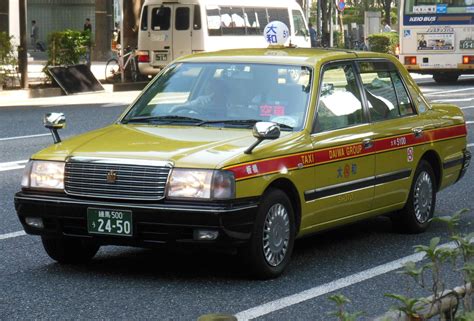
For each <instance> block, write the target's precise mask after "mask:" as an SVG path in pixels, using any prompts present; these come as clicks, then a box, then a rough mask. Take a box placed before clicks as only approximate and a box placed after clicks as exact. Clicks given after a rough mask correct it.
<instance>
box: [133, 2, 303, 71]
mask: <svg viewBox="0 0 474 321" xmlns="http://www.w3.org/2000/svg"><path fill="white" fill-rule="evenodd" d="M273 20H278V21H281V22H283V23H285V24H286V25H287V27H288V29H289V30H290V34H291V43H292V44H293V45H296V46H298V47H308V48H309V47H310V46H311V44H310V39H309V31H308V27H307V23H306V21H305V18H304V15H303V12H302V10H301V7H300V6H299V5H298V3H297V2H296V1H294V0H261V1H250V0H186V1H180V2H179V3H178V2H167V1H163V0H147V1H145V3H144V5H143V7H142V12H141V20H140V30H139V32H138V54H139V56H138V66H139V70H140V73H142V74H144V75H156V74H157V73H158V72H159V71H160V70H161V69H162V68H163V67H164V66H166V65H167V64H169V63H170V62H171V61H173V60H174V59H176V58H178V57H181V56H183V55H189V54H192V53H197V52H201V51H215V50H220V49H230V48H255V47H262V48H264V47H266V46H267V43H266V42H265V39H264V38H263V37H262V34H263V28H264V27H265V25H267V23H268V22H269V21H273Z"/></svg>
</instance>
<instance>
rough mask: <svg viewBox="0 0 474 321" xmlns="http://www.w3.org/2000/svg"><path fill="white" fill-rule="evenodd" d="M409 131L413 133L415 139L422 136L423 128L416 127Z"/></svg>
mask: <svg viewBox="0 0 474 321" xmlns="http://www.w3.org/2000/svg"><path fill="white" fill-rule="evenodd" d="M411 131H412V132H413V134H414V135H415V137H421V136H423V128H419V127H417V128H413V129H412V130H411Z"/></svg>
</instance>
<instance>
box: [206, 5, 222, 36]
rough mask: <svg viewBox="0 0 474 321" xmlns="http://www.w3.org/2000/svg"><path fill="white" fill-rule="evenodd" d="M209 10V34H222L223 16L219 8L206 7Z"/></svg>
mask: <svg viewBox="0 0 474 321" xmlns="http://www.w3.org/2000/svg"><path fill="white" fill-rule="evenodd" d="M206 12H207V29H208V31H209V36H220V35H222V30H221V16H220V14H219V8H214V7H213V8H206Z"/></svg>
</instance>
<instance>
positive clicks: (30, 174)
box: [21, 161, 64, 190]
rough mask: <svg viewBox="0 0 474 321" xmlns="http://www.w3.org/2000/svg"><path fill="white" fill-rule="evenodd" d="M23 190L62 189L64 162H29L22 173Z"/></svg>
mask: <svg viewBox="0 0 474 321" xmlns="http://www.w3.org/2000/svg"><path fill="white" fill-rule="evenodd" d="M21 186H22V187H24V188H40V189H60V190H63V189H64V162H48V161H30V162H29V163H28V164H27V165H26V167H25V172H24V173H23V178H22V180H21Z"/></svg>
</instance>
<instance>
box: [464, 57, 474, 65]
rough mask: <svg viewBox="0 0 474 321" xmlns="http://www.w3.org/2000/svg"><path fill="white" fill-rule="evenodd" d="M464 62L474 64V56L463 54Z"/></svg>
mask: <svg viewBox="0 0 474 321" xmlns="http://www.w3.org/2000/svg"><path fill="white" fill-rule="evenodd" d="M462 63H463V64H465V65H468V64H474V56H462Z"/></svg>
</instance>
